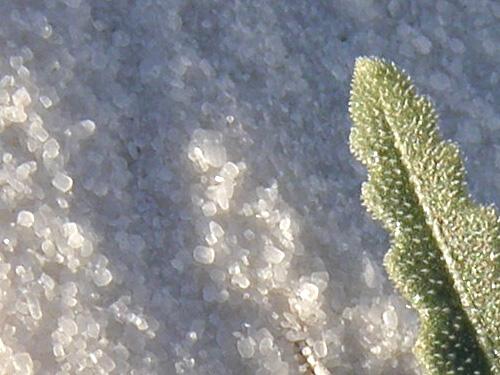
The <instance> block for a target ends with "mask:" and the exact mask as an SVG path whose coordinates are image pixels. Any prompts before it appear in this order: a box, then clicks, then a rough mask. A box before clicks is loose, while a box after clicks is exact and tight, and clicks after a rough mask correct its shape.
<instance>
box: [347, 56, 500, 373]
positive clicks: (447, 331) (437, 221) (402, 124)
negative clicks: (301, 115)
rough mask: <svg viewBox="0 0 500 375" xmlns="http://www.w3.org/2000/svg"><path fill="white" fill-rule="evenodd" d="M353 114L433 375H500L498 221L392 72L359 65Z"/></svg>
mask: <svg viewBox="0 0 500 375" xmlns="http://www.w3.org/2000/svg"><path fill="white" fill-rule="evenodd" d="M349 111H350V114H351V119H352V121H353V123H354V126H353V128H352V131H351V137H350V146H351V151H352V153H353V154H354V155H355V156H356V157H357V158H358V159H359V160H360V161H361V162H362V163H363V164H365V165H366V167H367V169H368V181H367V182H365V183H364V184H363V187H362V199H363V203H364V205H365V206H366V207H367V210H368V211H369V212H370V213H371V214H372V216H373V217H374V218H375V219H377V220H380V221H381V222H382V224H383V226H384V228H385V229H386V230H387V231H388V232H389V233H390V235H391V248H390V250H389V252H388V253H387V254H386V256H385V259H384V263H385V266H386V268H387V271H388V273H389V276H390V278H391V279H392V280H393V281H394V283H395V284H396V287H397V288H398V289H399V290H400V292H401V293H402V294H403V295H404V296H405V298H407V299H408V300H409V301H410V303H411V304H412V306H413V307H414V308H415V309H417V311H418V313H419V317H420V324H421V326H420V332H419V337H418V340H417V343H416V346H415V354H416V355H417V357H418V358H419V360H420V362H421V365H422V367H423V368H424V369H425V370H426V373H429V374H467V375H468V374H499V373H500V220H499V219H498V217H497V215H496V213H495V209H494V207H482V206H480V205H477V204H475V203H474V202H473V201H472V200H471V198H470V195H469V193H468V190H467V186H466V184H465V179H464V173H465V172H464V167H463V164H462V161H461V159H460V155H459V150H458V148H457V146H456V145H455V144H453V143H451V142H449V141H443V140H442V139H441V137H440V135H439V132H438V129H437V126H436V123H437V116H436V114H435V112H434V108H433V106H432V104H431V102H430V101H429V100H428V99H427V98H425V97H423V96H420V95H418V94H417V93H416V91H415V88H414V87H413V85H412V83H411V81H410V78H409V77H408V76H406V75H405V73H404V72H403V71H401V70H399V69H398V68H396V66H395V65H394V64H392V63H388V62H386V61H384V60H381V59H378V58H366V57H362V58H358V59H357V60H356V64H355V68H354V76H353V80H352V89H351V98H350V103H349Z"/></svg>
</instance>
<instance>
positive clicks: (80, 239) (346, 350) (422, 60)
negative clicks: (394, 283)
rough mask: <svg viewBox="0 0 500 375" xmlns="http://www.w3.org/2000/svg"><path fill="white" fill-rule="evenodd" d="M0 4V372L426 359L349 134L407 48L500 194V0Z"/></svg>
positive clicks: (344, 370)
mask: <svg viewBox="0 0 500 375" xmlns="http://www.w3.org/2000/svg"><path fill="white" fill-rule="evenodd" d="M459 4H461V2H451V1H444V0H440V1H423V2H419V3H418V5H417V4H413V3H411V4H410V2H400V1H393V0H391V1H378V2H375V1H362V0H360V1H342V0H335V1H332V2H314V1H313V2H307V4H306V3H305V2H302V1H286V2H277V3H272V2H267V1H251V2H250V1H247V2H226V1H209V2H187V1H176V0H166V1H153V0H145V1H138V2H125V3H124V2H123V1H118V0H109V1H89V0H40V1H38V0H37V1H22V2H21V1H9V2H4V3H3V4H2V5H0V19H1V21H2V22H0V41H1V43H0V209H1V212H0V221H1V223H0V322H1V324H0V375H3V374H5V375H13V374H19V375H27V374H43V375H54V374H55V375H62V374H85V375H94V374H120V375H121V374H135V375H141V374H144V375H145V374H259V375H265V374H307V373H308V374H312V373H314V374H316V375H319V374H322V375H324V374H335V375H338V374H419V373H420V370H419V369H418V366H417V364H416V362H415V358H414V356H413V354H412V351H411V348H412V346H413V344H414V342H415V338H416V332H417V327H418V321H417V317H416V315H415V313H414V312H413V311H412V310H411V309H409V308H408V307H407V306H406V303H405V302H404V301H403V300H402V299H401V298H400V297H399V295H398V294H397V293H396V292H395V291H394V290H393V288H392V287H391V284H390V282H389V281H388V280H387V277H386V274H385V272H384V270H383V266H382V259H383V254H384V252H385V251H386V249H387V247H388V243H387V237H386V235H385V234H384V232H383V230H382V229H381V228H380V226H379V225H377V224H375V223H374V222H372V221H371V219H370V218H369V217H368V215H366V213H365V210H364V209H363V208H362V207H361V205H360V203H359V192H360V184H361V181H363V180H364V178H365V172H364V170H363V168H361V167H360V165H359V163H357V162H356V161H355V160H354V159H353V157H352V156H351V155H350V154H349V150H348V147H347V139H348V132H349V128H350V122H349V120H348V117H347V104H346V103H347V95H348V89H349V79H350V74H351V72H352V65H353V62H354V59H355V57H357V56H359V55H371V54H376V55H380V56H384V57H388V58H391V59H393V60H395V61H397V62H398V64H399V65H401V66H403V67H405V68H406V69H407V70H408V71H409V72H411V73H412V75H413V76H414V77H415V79H416V81H417V85H418V86H419V87H421V88H422V90H423V91H425V93H427V94H430V95H431V96H432V97H433V99H434V100H435V101H436V102H437V103H439V106H438V108H439V110H440V112H441V117H442V118H443V119H446V120H444V121H443V124H442V130H443V133H444V134H445V136H446V137H452V138H453V139H455V140H457V141H458V142H460V144H461V147H462V151H463V152H464V153H465V154H466V156H467V159H466V167H467V168H468V169H469V171H470V173H469V180H470V183H471V190H472V193H473V194H474V195H475V196H476V197H477V198H478V199H479V200H481V201H483V202H494V203H497V204H498V203H499V202H498V192H499V189H500V178H499V176H500V175H499V174H498V173H492V171H495V170H497V169H498V167H499V166H500V148H499V147H498V146H497V145H499V144H500V121H499V120H498V119H499V115H498V113H497V112H496V111H497V109H498V108H500V103H499V98H500V95H498V88H499V85H498V82H499V76H498V72H497V71H496V70H497V69H496V67H497V66H498V64H499V62H500V49H499V48H498V46H499V45H500V43H499V42H500V41H499V40H498V38H499V34H498V33H495V32H494V29H493V28H492V27H491V25H495V24H498V22H499V18H500V7H499V6H498V3H497V2H495V1H486V0H485V1H477V2H474V4H467V6H465V5H459Z"/></svg>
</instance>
